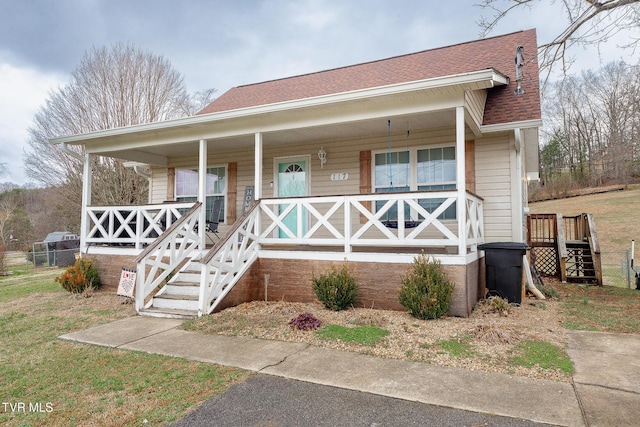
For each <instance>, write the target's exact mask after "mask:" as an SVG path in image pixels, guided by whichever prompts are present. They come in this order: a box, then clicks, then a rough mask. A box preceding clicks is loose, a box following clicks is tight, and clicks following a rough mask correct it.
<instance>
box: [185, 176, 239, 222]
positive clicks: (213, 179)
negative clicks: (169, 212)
mask: <svg viewBox="0 0 640 427" xmlns="http://www.w3.org/2000/svg"><path fill="white" fill-rule="evenodd" d="M226 176H227V168H226V167H225V166H218V167H212V168H207V179H206V180H207V182H206V187H207V193H206V195H207V203H206V210H207V218H209V219H215V218H211V216H212V214H213V202H214V201H215V200H222V210H221V218H217V219H218V220H219V221H220V222H221V223H222V222H224V218H225V215H224V212H225V195H226V190H227V180H226ZM176 200H177V201H179V202H195V201H196V200H198V171H197V170H191V169H177V170H176Z"/></svg>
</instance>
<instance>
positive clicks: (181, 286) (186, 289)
mask: <svg viewBox="0 0 640 427" xmlns="http://www.w3.org/2000/svg"><path fill="white" fill-rule="evenodd" d="M161 295H190V296H196V297H198V296H199V295H200V285H197V284H193V283H186V282H185V283H167V284H166V285H165V287H164V292H162V294H161Z"/></svg>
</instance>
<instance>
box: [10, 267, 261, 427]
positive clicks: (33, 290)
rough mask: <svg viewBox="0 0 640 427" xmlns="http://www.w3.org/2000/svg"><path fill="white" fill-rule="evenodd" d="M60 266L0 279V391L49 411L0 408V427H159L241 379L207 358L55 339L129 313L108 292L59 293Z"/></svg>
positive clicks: (130, 311) (128, 308) (234, 371)
mask: <svg viewBox="0 0 640 427" xmlns="http://www.w3.org/2000/svg"><path fill="white" fill-rule="evenodd" d="M61 271H62V270H59V271H54V270H48V271H46V272H44V271H42V270H36V271H33V270H31V271H24V272H23V273H20V274H19V275H11V276H4V277H2V278H0V295H1V297H0V342H1V343H2V345H1V346H0V361H1V363H0V384H2V395H1V396H0V397H2V401H3V402H25V403H26V404H27V406H28V404H29V403H31V404H40V405H41V407H43V408H45V409H48V408H51V409H52V411H51V412H47V411H46V410H45V411H44V412H29V411H26V412H14V413H11V411H8V412H6V411H4V408H1V409H0V425H3V426H5V425H7V426H22V425H34V426H35V425H47V426H49V425H53V426H55V425H60V426H63V425H65V426H66V425H142V424H144V423H145V420H146V423H147V424H148V425H164V424H167V423H169V422H171V421H173V420H176V419H179V418H181V417H183V416H184V415H185V414H186V413H187V412H188V411H189V410H190V409H192V408H193V407H194V406H196V405H198V404H199V403H201V402H202V401H204V400H206V399H208V398H209V397H211V396H214V395H216V394H219V393H221V392H223V391H225V390H226V389H227V388H228V387H229V386H230V385H232V384H234V383H236V382H238V381H242V380H243V379H245V378H247V377H248V375H249V374H248V373H247V372H245V371H241V370H237V369H231V368H226V367H221V366H217V365H213V364H206V363H198V362H192V361H186V360H182V359H178V358H171V357H165V356H158V355H149V354H146V353H140V352H131V351H124V350H118V349H112V348H105V347H97V346H91V345H83V344H78V343H73V342H68V341H62V340H59V339H58V338H57V337H58V336H60V335H62V334H65V333H68V332H71V331H75V330H80V329H84V328H88V327H91V326H94V325H97V324H101V323H105V322H109V321H112V320H116V319H121V318H126V317H128V316H131V315H133V314H134V311H133V307H132V306H131V305H130V304H126V305H123V304H121V301H120V299H119V298H117V297H116V296H115V295H114V292H111V291H98V292H96V293H94V295H93V296H92V297H91V298H84V297H82V296H78V295H71V294H69V293H67V292H65V291H63V290H62V288H61V286H60V285H59V284H57V283H53V278H54V277H55V276H56V275H58V274H60V273H61ZM18 278H19V279H20V280H16V279H18Z"/></svg>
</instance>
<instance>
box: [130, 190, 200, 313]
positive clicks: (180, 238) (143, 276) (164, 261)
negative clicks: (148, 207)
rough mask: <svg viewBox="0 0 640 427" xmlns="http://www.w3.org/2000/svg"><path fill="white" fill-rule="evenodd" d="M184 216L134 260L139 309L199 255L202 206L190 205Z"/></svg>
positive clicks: (197, 203) (197, 204)
mask: <svg viewBox="0 0 640 427" xmlns="http://www.w3.org/2000/svg"><path fill="white" fill-rule="evenodd" d="M189 205H190V209H188V210H187V211H186V212H185V213H184V215H182V216H181V217H179V218H178V219H177V220H176V221H175V222H174V223H173V224H172V225H171V226H170V227H169V228H168V229H167V230H166V231H165V232H164V233H162V234H161V236H159V237H158V238H156V239H155V240H154V241H153V243H152V244H150V245H149V246H147V247H146V249H145V250H144V251H142V252H141V253H140V255H138V257H137V258H136V260H135V263H136V265H137V276H136V290H135V291H136V297H135V301H136V310H137V311H138V312H139V311H140V310H141V309H143V308H146V306H147V305H150V304H151V301H149V302H148V303H147V304H146V305H145V300H146V298H147V297H148V296H149V295H150V294H151V293H152V292H153V290H154V289H156V288H157V287H158V286H159V285H160V284H161V283H163V281H164V280H166V279H167V278H168V277H169V275H170V274H171V273H172V272H173V271H174V270H175V269H176V268H178V267H179V266H180V265H181V264H182V263H183V262H184V261H185V260H186V259H187V258H189V257H191V256H193V255H194V254H198V255H199V253H200V252H199V246H200V238H199V236H198V231H197V229H198V223H199V219H200V210H201V209H202V203H200V202H195V203H189Z"/></svg>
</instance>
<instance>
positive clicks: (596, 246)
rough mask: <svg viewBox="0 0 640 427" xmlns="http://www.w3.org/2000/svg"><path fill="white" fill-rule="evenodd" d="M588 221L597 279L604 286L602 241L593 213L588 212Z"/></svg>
mask: <svg viewBox="0 0 640 427" xmlns="http://www.w3.org/2000/svg"><path fill="white" fill-rule="evenodd" d="M586 217H587V218H586V219H587V221H586V223H587V229H586V234H587V240H588V241H589V248H590V249H591V256H592V258H593V267H594V270H595V272H596V281H597V282H598V285H600V286H602V284H603V282H602V264H601V259H600V242H599V240H598V233H597V232H596V221H595V219H594V217H593V214H586Z"/></svg>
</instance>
